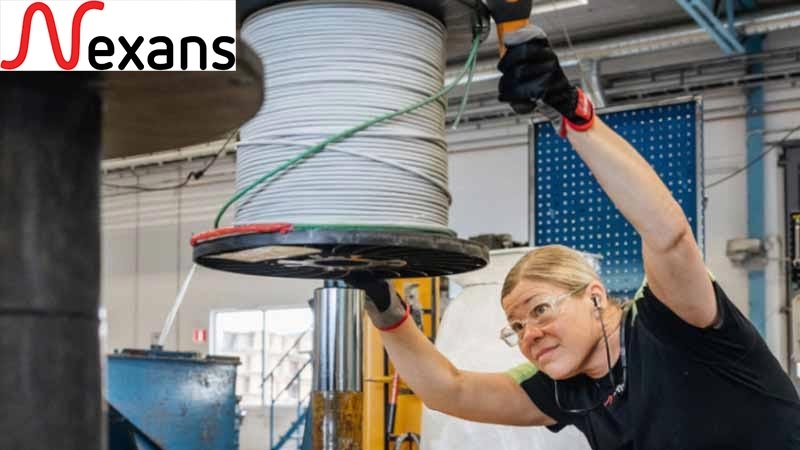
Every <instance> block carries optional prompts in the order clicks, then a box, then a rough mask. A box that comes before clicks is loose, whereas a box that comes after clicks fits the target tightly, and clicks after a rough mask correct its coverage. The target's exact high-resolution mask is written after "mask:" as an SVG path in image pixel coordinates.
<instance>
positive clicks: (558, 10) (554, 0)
mask: <svg viewBox="0 0 800 450" xmlns="http://www.w3.org/2000/svg"><path fill="white" fill-rule="evenodd" d="M556 3H557V0H551V1H550V4H551V5H552V6H553V10H554V12H555V13H556V21H558V24H559V26H560V27H561V31H562V33H563V34H564V39H566V41H567V46H568V47H569V51H570V53H572V56H573V57H575V58H577V56H578V53H577V52H575V46H573V45H572V37H571V36H570V34H569V30H567V25H566V24H565V23H564V18H563V16H562V15H561V8H558V6H557V5H556ZM578 72H580V75H581V81H583V80H585V77H584V75H585V74H584V72H583V66H582V65H581V64H580V60H578Z"/></svg>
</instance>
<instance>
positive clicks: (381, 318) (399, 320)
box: [345, 272, 411, 331]
mask: <svg viewBox="0 0 800 450" xmlns="http://www.w3.org/2000/svg"><path fill="white" fill-rule="evenodd" d="M345 282H347V284H349V285H350V286H352V287H353V288H355V289H361V290H363V291H364V292H365V293H366V294H367V301H366V302H365V303H364V309H365V310H366V311H367V315H369V318H370V319H371V320H372V323H373V324H374V325H375V327H376V328H378V329H379V330H381V331H392V330H394V329H396V328H398V327H399V326H400V325H402V324H403V323H404V322H405V321H406V320H408V317H409V316H410V313H411V310H410V308H409V306H408V304H406V302H404V301H403V299H402V298H400V296H399V295H398V294H397V292H395V290H394V288H392V286H391V285H390V284H389V283H387V282H386V281H385V280H380V279H376V278H374V277H372V276H370V275H369V274H366V273H359V272H354V273H352V274H350V275H348V276H347V277H346V278H345Z"/></svg>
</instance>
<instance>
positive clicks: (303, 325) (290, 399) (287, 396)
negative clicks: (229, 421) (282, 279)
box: [210, 308, 313, 406]
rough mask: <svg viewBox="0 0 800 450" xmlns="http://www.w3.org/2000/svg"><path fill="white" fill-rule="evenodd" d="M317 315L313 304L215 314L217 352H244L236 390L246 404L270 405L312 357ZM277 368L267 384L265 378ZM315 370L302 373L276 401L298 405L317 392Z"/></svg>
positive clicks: (213, 337)
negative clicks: (313, 379) (313, 331)
mask: <svg viewBox="0 0 800 450" xmlns="http://www.w3.org/2000/svg"><path fill="white" fill-rule="evenodd" d="M312 324H313V316H312V314H311V310H310V309H308V308H298V309H270V310H263V309H259V310H247V311H214V312H212V313H211V346H210V349H211V353H212V354H215V355H226V356H238V357H239V359H240V360H241V365H240V366H239V368H238V371H237V377H236V393H237V395H239V396H241V397H242V405H243V406H266V405H267V404H269V402H270V399H271V396H272V395H278V394H279V393H280V392H281V391H282V390H284V388H286V387H287V386H289V383H290V382H291V381H292V379H293V378H294V377H295V375H297V374H298V372H299V371H300V370H301V368H303V367H304V366H305V365H306V363H307V362H308V361H309V360H310V358H311V340H312V336H311V333H310V329H311V327H312ZM271 372H272V376H271V377H270V379H269V380H268V381H267V383H266V384H264V389H263V390H262V386H261V385H262V381H263V380H264V379H265V377H267V375H268V374H270V373H271ZM311 375H312V373H311V368H310V366H309V367H305V369H304V370H303V371H302V372H301V373H300V375H299V376H298V381H297V382H294V383H292V384H291V386H289V387H288V389H286V390H285V392H283V393H280V396H279V397H278V398H276V404H285V405H296V404H297V402H298V401H301V400H304V399H305V398H306V397H307V396H308V393H309V392H310V391H311Z"/></svg>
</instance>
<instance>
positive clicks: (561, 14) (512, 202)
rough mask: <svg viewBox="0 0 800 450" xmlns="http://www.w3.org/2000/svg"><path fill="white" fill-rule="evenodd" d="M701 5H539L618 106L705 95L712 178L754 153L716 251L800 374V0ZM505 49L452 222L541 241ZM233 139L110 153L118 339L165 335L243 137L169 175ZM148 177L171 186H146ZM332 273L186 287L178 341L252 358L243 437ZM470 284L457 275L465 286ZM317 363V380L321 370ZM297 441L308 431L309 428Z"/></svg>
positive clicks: (253, 440)
mask: <svg viewBox="0 0 800 450" xmlns="http://www.w3.org/2000/svg"><path fill="white" fill-rule="evenodd" d="M695 3H703V1H702V0H697V1H689V0H677V1H676V0H646V1H645V0H553V1H550V0H544V1H539V2H535V4H536V6H537V7H541V9H540V10H539V11H538V12H536V13H534V16H533V20H534V22H535V23H536V24H538V25H540V26H541V27H542V28H544V29H545V31H547V33H548V34H549V36H550V37H551V39H552V40H553V42H554V46H555V47H556V49H557V51H558V53H559V55H560V56H561V58H562V59H563V60H564V61H568V63H566V64H565V66H566V68H567V71H568V74H569V75H570V76H571V78H572V79H573V80H575V81H576V82H580V81H581V79H582V78H583V80H584V81H586V82H587V83H589V84H590V85H593V88H594V89H593V90H594V94H595V95H601V96H602V97H603V98H604V99H605V103H606V105H605V106H606V107H618V106H621V105H641V106H643V107H646V106H647V105H652V104H655V103H657V102H665V101H666V102H673V101H678V100H679V99H684V100H683V101H688V102H691V101H696V102H699V104H700V105H701V115H700V120H702V128H701V130H702V131H701V133H702V134H701V139H702V141H701V142H702V172H701V178H700V182H701V183H704V184H705V185H706V186H710V185H713V184H714V183H716V182H718V181H720V180H722V179H723V178H725V177H727V176H728V175H730V174H732V173H735V172H737V171H739V170H741V169H743V168H745V167H747V170H743V171H741V173H738V174H737V175H735V176H732V177H731V178H729V179H726V180H724V181H722V182H720V184H718V185H713V186H712V187H710V188H708V189H706V190H705V195H706V200H705V211H704V213H703V219H704V225H705V229H704V238H705V253H706V260H707V264H708V267H709V269H710V270H711V271H712V272H713V274H714V275H715V276H716V277H717V279H718V280H719V282H720V284H721V285H722V286H724V287H725V289H726V291H727V292H728V293H729V296H730V297H731V299H732V300H733V301H734V302H735V303H736V305H737V306H738V307H739V308H740V309H741V310H742V311H743V312H744V313H745V314H746V315H748V317H750V318H751V320H754V322H756V323H757V325H758V326H759V328H760V329H761V330H762V331H763V333H764V336H765V338H766V340H767V342H768V344H769V346H770V348H771V349H772V351H773V352H774V353H775V355H776V356H777V358H778V360H779V361H781V362H782V364H783V365H784V367H785V368H786V370H787V371H789V372H790V373H792V374H793V376H795V377H796V375H797V371H796V369H795V367H791V366H790V361H793V360H792V358H791V356H792V354H793V352H794V351H795V347H796V345H793V344H792V342H790V336H800V328H798V331H795V332H794V333H793V334H792V333H790V331H791V330H790V328H793V327H800V323H798V322H797V321H793V322H792V321H790V320H789V316H790V315H791V314H790V311H789V310H788V309H787V308H788V307H789V306H790V305H791V304H792V298H793V296H794V294H795V292H794V290H793V289H794V288H793V284H792V283H791V280H790V278H791V270H792V264H791V261H788V260H790V259H792V258H793V257H794V256H800V255H796V254H794V253H793V252H794V250H793V249H792V248H791V247H789V243H792V242H794V240H793V236H792V233H793V232H794V231H793V228H792V227H790V226H789V224H790V223H791V220H790V215H791V213H792V212H794V211H793V208H798V207H800V204H796V205H787V201H795V202H796V201H797V200H798V198H797V194H792V195H791V196H789V197H791V198H787V195H786V194H785V191H786V190H787V187H786V186H787V180H789V179H792V178H793V177H794V178H797V177H798V175H800V166H797V165H794V166H791V165H786V164H784V163H783V162H784V161H785V160H787V159H790V156H791V154H792V153H793V152H795V153H797V152H800V132H797V133H793V132H795V131H798V128H797V127H798V126H800V114H798V112H800V89H798V87H797V83H798V81H799V80H800V5H798V4H797V2H795V1H791V0H783V1H782V0H761V1H755V0H736V1H721V2H720V1H717V2H708V3H709V6H710V7H711V8H715V7H716V8H717V10H718V11H719V12H720V14H719V17H720V19H719V20H720V22H721V23H722V24H723V26H722V27H721V28H720V27H713V26H710V25H700V24H698V23H697V22H695V20H694V19H693V17H692V16H691V15H690V14H688V12H687V8H688V9H692V8H693V6H692V5H693V4H695ZM731 7H733V8H735V11H731V13H732V14H733V15H735V17H734V18H733V20H734V21H735V24H736V26H735V30H736V32H735V33H738V40H739V42H742V43H743V44H742V46H743V48H744V51H739V50H737V49H735V48H733V49H731V48H723V47H724V46H721V45H720V42H721V40H723V41H724V39H725V38H724V37H721V36H720V35H724V34H725V33H730V29H729V28H727V26H725V24H726V23H727V11H728V9H726V8H731ZM695 14H696V13H695ZM568 41H569V42H568ZM496 46H497V42H496V38H495V37H494V33H492V35H491V36H490V37H489V38H488V39H487V40H486V41H485V42H484V43H483V44H482V46H481V50H480V53H479V54H480V58H479V62H478V65H477V69H476V70H477V72H476V74H475V80H474V82H473V85H472V87H471V93H470V96H469V102H468V103H467V106H466V109H465V111H464V114H463V118H462V119H461V123H460V124H459V127H458V129H456V130H453V129H448V132H447V142H448V146H449V148H448V163H449V187H450V191H451V193H452V197H453V204H452V207H451V209H450V224H449V225H450V227H451V228H452V229H453V230H454V231H456V232H457V233H458V235H459V236H461V237H470V236H475V235H480V234H504V233H505V234H510V235H511V237H512V239H513V241H516V242H519V243H528V242H529V241H530V240H531V237H532V235H531V232H535V226H534V222H535V218H534V216H533V213H532V208H531V197H530V195H531V187H532V181H531V180H532V174H533V173H534V167H533V164H532V162H531V152H532V142H531V133H530V129H531V123H530V118H529V117H522V116H515V115H514V114H513V113H512V112H511V111H510V109H509V108H508V107H507V106H506V105H503V104H500V103H499V102H497V101H496V99H495V97H496V83H497V73H496V71H495V70H494V64H495V63H496V60H497V49H496ZM465 56H466V55H463V56H461V57H451V58H450V60H449V61H448V68H449V72H448V73H449V74H452V73H454V72H455V71H457V70H458V69H460V67H461V66H462V65H463V63H464V57H465ZM579 69H580V70H579ZM581 72H583V74H582V73H581ZM582 75H583V77H582ZM461 94H463V89H457V90H456V91H454V92H453V93H452V94H451V95H450V98H449V105H450V109H449V113H448V122H449V124H451V125H452V122H453V120H454V119H455V114H456V111H457V110H458V106H459V103H460V101H461ZM226 138H227V136H222V137H221V138H220V139H219V140H216V141H213V142H209V143H206V144H201V145H196V146H192V147H186V148H180V149H173V150H170V151H165V152H160V153H153V154H148V155H141V156H136V157H130V158H117V159H106V160H104V161H103V164H102V169H103V182H104V184H105V185H104V187H103V192H102V304H103V307H104V308H105V312H106V327H105V330H106V336H105V349H104V350H105V351H106V352H109V353H110V352H113V351H114V350H116V349H123V348H148V347H149V346H151V345H152V344H155V343H157V341H158V337H159V333H160V332H161V330H162V326H163V324H164V321H165V318H166V317H167V315H168V313H169V311H170V308H171V307H172V305H173V301H174V299H175V297H176V295H177V294H178V292H179V290H180V288H181V285H182V283H183V281H184V279H185V278H186V277H187V274H188V272H189V270H190V269H191V267H192V264H193V261H192V249H191V247H190V246H189V244H188V243H189V240H190V239H191V237H192V236H193V235H195V234H197V233H199V232H203V231H206V230H208V229H210V228H211V227H212V226H211V225H212V220H213V218H214V215H215V214H216V212H217V211H218V209H219V207H220V206H221V205H222V204H223V203H224V202H225V201H226V200H227V199H228V198H230V197H231V195H233V194H234V192H235V158H236V151H235V148H236V147H235V142H233V141H235V140H232V141H231V142H228V143H227V145H226V150H225V151H224V152H223V153H222V154H221V155H220V157H219V158H218V160H216V161H215V163H214V164H213V166H211V168H210V169H209V170H208V171H207V172H206V174H205V176H204V177H202V178H201V179H199V180H196V181H194V180H193V181H192V182H190V183H188V184H187V185H186V186H183V187H181V188H177V189H171V188H170V187H171V186H173V185H176V184H180V183H182V182H183V181H184V180H185V179H186V177H187V174H189V173H190V172H191V171H193V170H199V169H200V168H202V167H204V166H205V165H206V163H207V162H208V161H209V160H210V158H212V156H213V155H214V154H216V153H217V151H218V150H219V149H220V146H222V145H223V143H224V142H225V140H226ZM134 185H135V186H142V187H147V188H148V189H150V188H156V189H162V188H163V190H156V191H152V192H151V191H146V190H140V189H132V188H130V186H134ZM122 186H127V187H122ZM787 231H788V232H789V233H787ZM744 238H753V239H756V240H757V241H756V242H755V243H754V244H753V242H752V241H744V240H743V239H744ZM751 244H752V245H751ZM530 245H534V243H533V242H531V243H530ZM753 246H754V247H755V250H754V249H753ZM737 249H739V250H737ZM741 249H744V250H741ZM762 275H763V281H761V280H762V278H761V277H762ZM321 285H322V284H321V281H315V280H295V279H277V278H266V277H246V276H244V275H235V274H230V273H226V272H217V271H212V270H209V269H207V268H202V267H201V268H198V269H197V272H196V273H195V275H194V277H193V279H192V281H191V284H190V285H189V287H188V291H187V293H186V298H185V300H184V302H183V305H182V306H181V308H180V310H179V312H178V313H177V316H176V320H175V324H174V330H173V332H172V333H171V335H170V336H169V337H168V339H167V341H166V343H165V345H164V348H165V349H166V350H170V351H172V350H174V351H182V352H201V353H209V354H214V355H233V356H239V357H240V358H241V360H242V364H241V365H240V366H239V367H238V373H237V377H238V379H237V388H238V389H239V392H238V395H241V396H242V403H241V407H242V408H243V409H244V410H245V411H246V412H247V414H246V416H245V418H244V420H243V422H242V428H241V431H240V433H241V435H240V438H239V443H240V447H239V448H241V449H242V450H256V449H259V450H261V449H267V448H270V447H269V441H270V438H269V433H270V412H269V411H270V398H269V394H268V393H265V392H263V391H262V389H261V387H260V384H261V380H262V379H263V377H265V376H266V375H267V374H268V373H270V371H271V368H272V367H273V365H274V364H275V363H276V362H277V361H278V360H279V359H280V358H281V356H282V355H283V354H284V353H285V352H287V351H289V350H291V349H293V348H294V347H293V345H294V343H295V341H296V340H297V339H300V340H301V341H303V342H302V343H301V344H300V347H302V348H304V349H306V350H308V349H310V345H311V344H310V337H309V336H308V335H307V334H303V333H304V332H305V330H306V329H307V328H308V327H309V326H311V312H310V310H309V308H308V301H309V299H310V298H311V296H312V293H313V291H314V289H316V288H318V287H321ZM458 289H459V288H458V287H457V286H456V283H451V294H450V297H454V296H455V294H456V293H457V292H458ZM486 302H492V303H495V304H496V303H497V299H492V298H487V299H486ZM443 303H446V302H443ZM301 353H302V352H301ZM301 353H300V354H301ZM298 364H299V363H298ZM294 367H295V368H298V367H299V365H296V366H294ZM292 376H293V373H292V371H291V370H288V369H287V370H286V371H285V372H282V373H281V374H280V381H281V382H282V383H283V384H285V383H286V382H288V381H290V379H291V377H292ZM310 376H311V375H310V373H307V374H305V375H303V376H302V378H303V379H304V380H306V381H305V382H307V383H310ZM279 384H280V383H279ZM242 391H244V392H242ZM292 395H294V394H292ZM297 401H299V399H297V398H296V397H292V396H291V395H290V396H289V397H288V398H287V399H284V400H281V401H279V402H278V403H277V405H276V406H275V407H274V408H272V410H273V411H274V417H273V418H272V419H273V420H274V422H273V423H272V427H273V432H274V433H276V434H278V435H280V434H282V433H283V432H284V431H285V430H286V428H287V427H288V426H289V425H290V424H291V423H293V421H295V419H296V418H297V411H298V404H297ZM274 430H277V431H274ZM423 433H424V431H423ZM287 445H299V439H297V442H294V443H290V444H287ZM286 448H291V447H288V446H287V447H286Z"/></svg>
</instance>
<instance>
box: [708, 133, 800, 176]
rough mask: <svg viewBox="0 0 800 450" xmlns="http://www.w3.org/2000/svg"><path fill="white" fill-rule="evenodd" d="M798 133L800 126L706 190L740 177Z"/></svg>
mask: <svg viewBox="0 0 800 450" xmlns="http://www.w3.org/2000/svg"><path fill="white" fill-rule="evenodd" d="M798 131H800V125H798V126H796V127H795V128H793V129H792V130H791V131H789V132H788V133H786V136H784V137H783V139H781V140H780V141H778V142H777V143H775V144H772V145H770V146H769V147H767V149H766V150H764V151H763V152H761V154H760V155H758V156H756V157H755V158H753V159H752V160H751V161H750V162H748V163H747V164H746V165H745V166H744V167H742V168H740V169H737V170H734V171H733V172H731V173H730V174H728V175H725V176H724V177H722V178H721V179H719V180H717V181H715V182H713V183H711V184H708V185H706V186H705V189H706V190H708V189H712V188H714V187H716V186H719V185H720V184H722V183H724V182H726V181H728V180H730V179H732V178H734V177H735V176H737V175H739V174H740V173H742V172H744V171H746V170H747V169H749V168H750V167H752V166H753V165H754V164H756V163H757V162H759V161H761V160H762V159H764V157H765V156H767V155H768V154H770V153H772V152H773V151H774V150H775V149H777V148H779V147H781V146H783V144H785V143H786V142H787V141H788V140H789V138H791V137H792V135H794V134H795V133H797V132H798ZM752 137H753V136H752V135H751V136H750V138H752Z"/></svg>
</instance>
